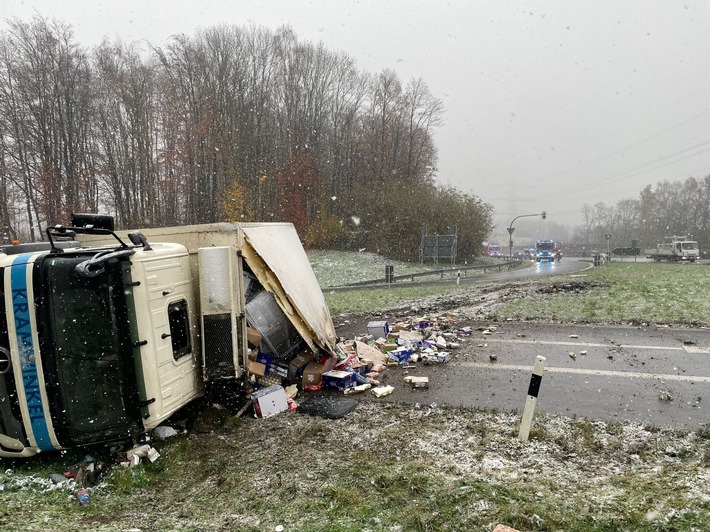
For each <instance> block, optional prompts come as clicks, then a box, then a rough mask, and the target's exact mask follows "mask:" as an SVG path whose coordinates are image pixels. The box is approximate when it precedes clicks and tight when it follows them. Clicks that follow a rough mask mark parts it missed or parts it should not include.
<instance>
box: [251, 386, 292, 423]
mask: <svg viewBox="0 0 710 532" xmlns="http://www.w3.org/2000/svg"><path fill="white" fill-rule="evenodd" d="M251 401H252V404H253V405H254V412H255V413H256V416H257V417H269V416H273V415H274V414H278V413H279V412H283V411H284V410H288V398H287V397H286V390H284V388H283V386H279V385H278V384H274V385H272V386H269V387H268V388H262V389H260V390H256V391H255V392H253V393H252V394H251Z"/></svg>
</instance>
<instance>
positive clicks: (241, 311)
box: [0, 214, 336, 458]
mask: <svg viewBox="0 0 710 532" xmlns="http://www.w3.org/2000/svg"><path fill="white" fill-rule="evenodd" d="M47 237H48V241H47V242H40V243H36V244H23V245H20V246H4V247H3V252H2V253H0V276H1V280H2V282H0V457H10V458H16V457H29V456H33V455H35V454H37V453H40V452H45V451H55V450H59V449H66V448H70V447H75V446H81V445H89V444H95V443H101V442H109V441H116V440H123V439H131V438H133V439H137V438H140V437H141V436H142V435H144V434H146V433H147V432H149V431H151V430H152V429H154V428H155V427H157V426H158V425H160V424H161V423H163V422H164V421H165V420H167V419H168V418H169V417H170V416H171V415H172V414H174V413H175V412H176V411H178V410H179V409H181V408H183V407H184V406H186V405H187V404H189V403H191V402H192V401H194V400H196V399H198V398H200V397H202V396H203V395H205V393H206V390H207V389H209V387H210V386H212V385H215V384H217V383H219V384H220V388H222V387H225V386H224V385H225V383H232V384H234V385H235V386H234V389H235V390H239V389H240V388H241V389H243V383H244V382H245V380H246V377H247V370H246V368H247V367H248V362H249V361H248V354H249V349H250V347H249V346H250V344H249V342H248V336H249V333H250V331H251V330H253V329H256V330H258V331H259V333H261V335H260V338H261V349H263V350H265V351H268V352H270V353H271V354H272V356H273V357H274V360H275V361H279V360H280V361H282V362H285V363H286V364H288V360H289V359H290V358H292V357H293V356H295V354H296V353H297V352H299V351H301V350H304V349H306V350H311V351H312V352H313V353H314V354H315V355H316V356H330V355H332V354H333V353H334V349H335V343H336V333H335V328H334V326H333V322H332V319H331V316H330V313H329V311H328V307H327V305H326V303H325V300H324V298H323V294H322V291H321V289H320V286H319V284H318V281H317V279H316V278H315V274H314V273H313V270H312V269H311V266H310V263H309V261H308V258H307V256H306V254H305V250H304V249H303V246H302V245H301V242H300V239H299V238H298V235H297V233H296V231H295V229H294V227H293V225H292V224H288V223H218V224H207V225H192V226H182V227H167V228H160V229H141V230H133V231H114V228H113V219H112V218H110V217H107V216H99V215H86V214H82V215H74V216H73V217H72V226H71V227H62V226H55V227H53V228H50V229H48V230H47ZM251 338H254V336H253V335H252V336H251ZM235 393H236V392H235Z"/></svg>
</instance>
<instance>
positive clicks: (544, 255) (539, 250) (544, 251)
mask: <svg viewBox="0 0 710 532" xmlns="http://www.w3.org/2000/svg"><path fill="white" fill-rule="evenodd" d="M555 252H556V246H555V242H554V241H552V240H538V241H537V242H536V243H535V260H536V261H537V262H553V261H554V260H555Z"/></svg>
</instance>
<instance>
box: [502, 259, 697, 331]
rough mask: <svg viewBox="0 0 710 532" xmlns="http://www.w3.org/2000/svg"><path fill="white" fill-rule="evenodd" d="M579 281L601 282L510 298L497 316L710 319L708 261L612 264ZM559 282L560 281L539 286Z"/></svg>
mask: <svg viewBox="0 0 710 532" xmlns="http://www.w3.org/2000/svg"><path fill="white" fill-rule="evenodd" d="M579 279H580V280H582V281H583V282H586V283H596V286H594V287H592V288H590V289H589V290H585V291H583V292H581V293H580V292H575V291H570V292H567V293H536V294H534V296H529V297H525V298H520V299H516V300H514V301H509V302H506V303H505V304H503V305H501V306H499V307H498V308H497V309H496V311H495V314H496V316H497V317H498V318H500V319H540V320H554V321H568V322H569V321H585V322H610V321H614V322H630V323H644V322H646V323H648V322H656V323H659V322H660V323H683V324H708V323H709V322H710V293H709V292H708V281H709V280H710V266H708V265H705V264H663V263H660V264H657V263H624V262H612V263H611V264H608V265H605V266H604V267H601V268H594V269H592V270H589V271H587V272H585V275H584V277H581V278H579ZM565 280H569V279H568V278H566V279H565ZM555 283H557V284H560V280H559V279H548V280H543V281H540V282H537V283H536V285H538V286H549V285H552V284H555Z"/></svg>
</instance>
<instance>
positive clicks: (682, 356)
mask: <svg viewBox="0 0 710 532" xmlns="http://www.w3.org/2000/svg"><path fill="white" fill-rule="evenodd" d="M477 326H480V323H479V324H477ZM496 327H497V329H496V331H495V332H494V333H493V334H491V335H483V334H482V331H474V332H473V334H472V335H471V336H470V337H467V338H466V339H465V341H464V342H463V343H462V346H461V347H460V348H459V349H457V350H452V351H451V352H452V354H453V355H455V356H454V358H453V359H452V360H451V361H450V362H448V363H443V364H438V365H426V366H424V365H416V364H413V365H414V366H416V367H413V368H408V369H404V368H402V367H399V366H390V367H388V369H387V370H386V371H385V372H383V374H382V383H383V384H390V385H392V386H393V387H394V388H395V391H394V393H392V394H391V395H389V396H385V397H382V398H375V397H374V395H372V394H368V393H364V394H362V395H361V396H359V397H362V399H363V400H375V401H395V402H400V403H409V404H411V405H413V406H416V405H419V406H420V407H422V408H427V407H430V405H432V404H436V405H454V406H465V407H476V408H481V409H493V410H498V411H506V412H509V411H517V412H522V409H523V408H524V406H525V401H526V398H527V392H528V386H529V384H530V378H531V374H532V367H533V364H534V363H535V360H536V357H537V356H542V357H544V358H545V371H544V376H543V378H542V383H541V386H540V391H539V394H538V400H537V408H536V411H538V412H542V411H545V412H551V413H558V414H564V415H568V416H582V417H586V418H589V419H605V420H633V421H638V422H642V423H649V424H652V425H670V426H677V427H684V428H690V429H693V428H698V427H699V426H701V425H703V424H705V423H708V422H710V419H708V415H710V370H709V368H708V363H707V362H708V357H710V331H708V330H700V329H672V328H665V329H655V328H648V327H611V326H580V325H546V324H530V323H514V322H507V323H504V324H496ZM583 352H586V354H583ZM570 353H573V354H574V356H571V355H570ZM491 355H492V356H493V357H495V360H494V361H491ZM407 375H413V376H426V377H428V378H429V388H428V389H415V388H412V387H411V386H409V385H408V384H406V383H405V381H404V378H405V377H406V376H407ZM706 409H707V412H706Z"/></svg>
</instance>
